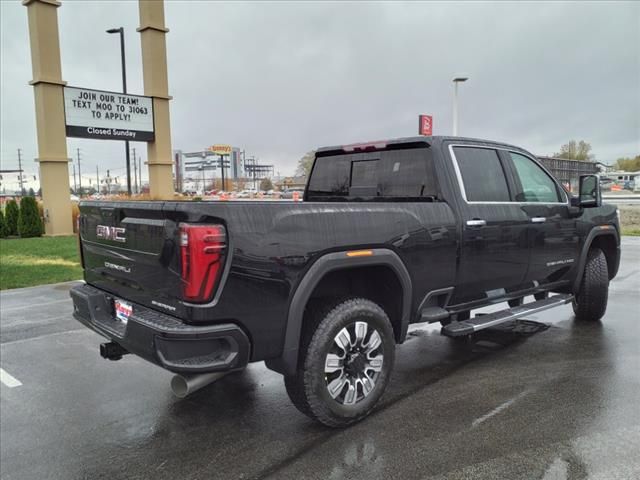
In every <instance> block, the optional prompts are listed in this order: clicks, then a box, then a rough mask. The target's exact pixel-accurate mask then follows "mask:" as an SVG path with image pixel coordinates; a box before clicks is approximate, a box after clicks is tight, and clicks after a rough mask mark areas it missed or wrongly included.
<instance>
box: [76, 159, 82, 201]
mask: <svg viewBox="0 0 640 480" xmlns="http://www.w3.org/2000/svg"><path fill="white" fill-rule="evenodd" d="M76 152H77V153H78V196H79V197H80V198H82V173H81V170H80V149H79V148H76Z"/></svg>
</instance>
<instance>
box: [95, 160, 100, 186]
mask: <svg viewBox="0 0 640 480" xmlns="http://www.w3.org/2000/svg"><path fill="white" fill-rule="evenodd" d="M99 168H100V167H98V165H96V191H97V193H100V170H99Z"/></svg>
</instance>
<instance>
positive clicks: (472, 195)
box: [453, 147, 511, 202]
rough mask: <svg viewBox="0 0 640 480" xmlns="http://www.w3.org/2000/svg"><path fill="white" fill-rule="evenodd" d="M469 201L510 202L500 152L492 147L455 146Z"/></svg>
mask: <svg viewBox="0 0 640 480" xmlns="http://www.w3.org/2000/svg"><path fill="white" fill-rule="evenodd" d="M453 151H454V153H455V156H456V162H457V163H458V168H459V169H460V175H461V176H462V183H463V184H464V192H465V195H466V197H467V201H469V202H510V201H511V198H510V197H509V187H508V186H507V178H506V176H505V173H504V170H503V169H502V164H501V163H500V157H498V152H497V151H496V150H492V149H490V148H474V147H454V149H453Z"/></svg>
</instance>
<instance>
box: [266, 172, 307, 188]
mask: <svg viewBox="0 0 640 480" xmlns="http://www.w3.org/2000/svg"><path fill="white" fill-rule="evenodd" d="M274 185H275V187H276V188H277V189H278V190H287V189H289V188H304V187H305V186H306V185H307V177H306V176H305V175H302V176H299V177H284V178H283V179H281V180H278V181H276V182H275V183H274Z"/></svg>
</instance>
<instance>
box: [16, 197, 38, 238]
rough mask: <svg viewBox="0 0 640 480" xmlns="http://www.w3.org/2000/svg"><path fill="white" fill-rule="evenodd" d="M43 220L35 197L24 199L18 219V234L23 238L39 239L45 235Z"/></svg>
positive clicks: (21, 201) (21, 202)
mask: <svg viewBox="0 0 640 480" xmlns="http://www.w3.org/2000/svg"><path fill="white" fill-rule="evenodd" d="M43 231H44V229H43V227H42V220H41V219H40V214H39V213H38V204H37V203H36V199H35V198H34V197H22V200H20V215H19V217H18V233H20V236H21V237H22V238H27V237H39V236H40V235H42V234H43Z"/></svg>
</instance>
